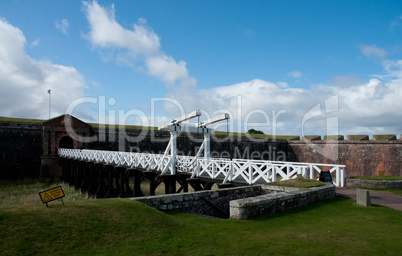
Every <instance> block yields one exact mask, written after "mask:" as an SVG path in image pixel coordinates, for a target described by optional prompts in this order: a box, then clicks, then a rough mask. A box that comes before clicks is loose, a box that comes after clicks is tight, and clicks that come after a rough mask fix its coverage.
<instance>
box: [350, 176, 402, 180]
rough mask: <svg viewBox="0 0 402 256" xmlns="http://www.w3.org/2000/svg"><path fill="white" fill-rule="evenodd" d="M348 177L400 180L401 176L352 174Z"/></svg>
mask: <svg viewBox="0 0 402 256" xmlns="http://www.w3.org/2000/svg"><path fill="white" fill-rule="evenodd" d="M350 178H351V179H364V180H402V177H401V176H353V177H350Z"/></svg>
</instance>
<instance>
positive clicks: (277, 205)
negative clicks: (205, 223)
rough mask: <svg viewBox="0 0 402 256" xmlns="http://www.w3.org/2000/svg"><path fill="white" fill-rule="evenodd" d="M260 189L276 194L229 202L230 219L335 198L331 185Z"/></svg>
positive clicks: (246, 217)
mask: <svg viewBox="0 0 402 256" xmlns="http://www.w3.org/2000/svg"><path fill="white" fill-rule="evenodd" d="M262 189H263V190H271V191H277V193H271V194H264V195H260V196H256V197H252V198H245V199H239V200H234V201H230V218H233V219H240V220H246V219H250V218H254V217H259V216H264V215H268V214H272V213H276V212H281V211H285V210H289V209H293V208H297V207H301V206H305V205H308V204H311V203H315V202H319V201H323V200H327V199H332V198H335V186H334V185H332V184H325V185H323V186H320V187H313V188H289V187H278V186H269V185H263V186H262Z"/></svg>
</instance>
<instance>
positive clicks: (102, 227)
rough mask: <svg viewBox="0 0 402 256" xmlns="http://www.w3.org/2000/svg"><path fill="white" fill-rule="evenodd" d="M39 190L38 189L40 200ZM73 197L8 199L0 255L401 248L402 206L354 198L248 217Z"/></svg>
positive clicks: (384, 251) (380, 251) (385, 251)
mask: <svg viewBox="0 0 402 256" xmlns="http://www.w3.org/2000/svg"><path fill="white" fill-rule="evenodd" d="M39 184H40V183H39ZM48 185H52V184H47V185H46V186H48ZM53 185H57V184H53ZM46 186H45V187H46ZM12 187H13V186H12V185H10V184H1V190H0V194H1V198H4V195H3V194H4V191H15V190H14V188H12ZM63 188H64V187H63ZM41 189H42V188H41ZM64 189H65V190H66V192H67V189H66V188H64ZM19 190H20V191H25V190H26V191H28V190H30V189H29V188H24V187H19ZM37 192H39V191H32V193H34V194H35V196H37V197H38V201H39V202H40V200H39V196H38V195H37ZM30 193H31V192H26V193H25V192H21V196H19V197H21V198H23V197H26V196H28V194H30ZM76 196H78V195H76ZM73 199H74V196H73V197H71V199H69V198H68V197H66V198H65V206H62V205H61V203H60V202H52V203H50V204H49V207H46V206H44V205H42V204H41V203H34V202H31V203H30V204H27V205H18V204H17V205H15V204H14V205H13V204H11V205H9V206H6V205H4V204H3V205H2V207H1V208H0V241H1V242H0V252H1V255H162V254H164V255H190V254H191V255H271V254H272V255H399V253H400V252H401V250H402V244H401V243H399V242H397V241H401V239H402V234H401V232H400V230H401V228H402V214H401V212H400V211H396V210H393V209H389V208H385V207H381V206H373V207H368V208H365V207H361V206H357V205H356V203H355V201H354V200H348V199H341V198H336V199H334V200H330V201H325V202H321V203H316V204H312V205H310V206H307V207H302V208H299V209H295V210H291V211H287V212H283V213H279V214H273V215H270V216H266V217H261V218H256V219H253V220H248V221H236V220H231V219H228V220H225V221H219V220H213V219H206V218H201V217H197V216H193V215H190V214H185V213H179V212H173V213H168V214H167V213H162V212H159V211H156V210H154V209H152V208H150V207H148V206H145V205H143V204H141V203H138V202H133V201H130V200H128V199H103V200H84V199H83V198H80V200H78V201H73ZM81 199H82V200H81ZM20 201H24V200H20Z"/></svg>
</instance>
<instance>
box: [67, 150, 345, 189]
mask: <svg viewBox="0 0 402 256" xmlns="http://www.w3.org/2000/svg"><path fill="white" fill-rule="evenodd" d="M59 156H60V157H64V158H68V159H76V160H83V161H91V162H95V163H103V164H111V165H116V166H121V167H127V168H142V169H146V170H154V171H160V172H161V173H162V174H176V173H177V172H181V173H189V174H191V177H192V178H195V177H208V178H211V179H222V180H223V181H222V183H223V184H225V183H228V182H232V181H237V182H245V183H248V184H261V183H267V182H273V181H277V180H287V179H294V178H296V177H297V175H298V174H301V175H302V176H303V177H305V178H310V179H314V178H315V177H316V176H317V174H318V175H319V173H320V172H322V171H329V172H330V173H331V174H332V177H334V179H333V182H334V185H335V186H338V187H343V186H344V185H345V167H346V166H345V165H331V164H314V163H298V162H279V161H264V160H245V159H232V160H230V159H217V158H205V157H195V156H180V155H177V156H176V157H175V159H172V157H171V156H170V155H163V154H146V153H130V152H119V151H103V150H88V149H83V150H79V149H59ZM172 162H176V165H175V167H176V168H172V164H171V163H172Z"/></svg>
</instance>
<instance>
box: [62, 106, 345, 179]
mask: <svg viewBox="0 0 402 256" xmlns="http://www.w3.org/2000/svg"><path fill="white" fill-rule="evenodd" d="M199 116H201V111H200V110H195V111H193V112H191V113H190V114H188V115H185V116H183V117H180V118H178V119H175V120H172V121H171V122H169V123H166V124H163V125H161V126H159V129H160V130H167V131H169V132H170V141H169V144H168V146H167V148H166V150H165V152H164V154H146V153H131V152H118V151H103V150H87V149H84V150H79V149H59V156H60V157H63V158H68V159H76V160H83V161H90V162H94V163H103V164H110V165H115V166H118V167H126V168H141V169H143V170H146V171H157V172H160V173H161V175H168V174H170V175H176V174H177V173H187V174H191V178H196V177H197V178H198V177H204V178H210V179H214V180H222V184H226V183H231V182H241V183H247V184H261V183H268V182H274V181H277V180H288V179H294V178H296V177H297V176H298V175H302V176H303V177H304V178H310V179H314V178H316V176H317V174H318V176H319V174H320V173H321V172H322V171H329V172H330V173H331V176H332V177H333V183H334V185H335V186H338V187H343V186H344V185H345V178H346V177H345V167H346V166H345V165H334V164H316V163H299V162H280V161H265V160H246V159H217V158H211V157H210V135H211V133H212V129H210V128H207V127H206V126H207V125H210V124H213V123H216V122H220V121H224V120H227V119H229V115H228V114H223V115H221V116H218V117H215V118H211V119H209V120H206V121H203V122H198V123H197V124H194V125H189V124H186V125H184V124H182V123H183V122H185V121H187V120H189V119H192V118H195V117H199ZM178 132H192V133H202V134H204V141H203V143H202V145H201V147H200V149H199V151H198V152H197V154H196V155H195V156H181V155H177V144H176V138H177V133H178Z"/></svg>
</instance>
